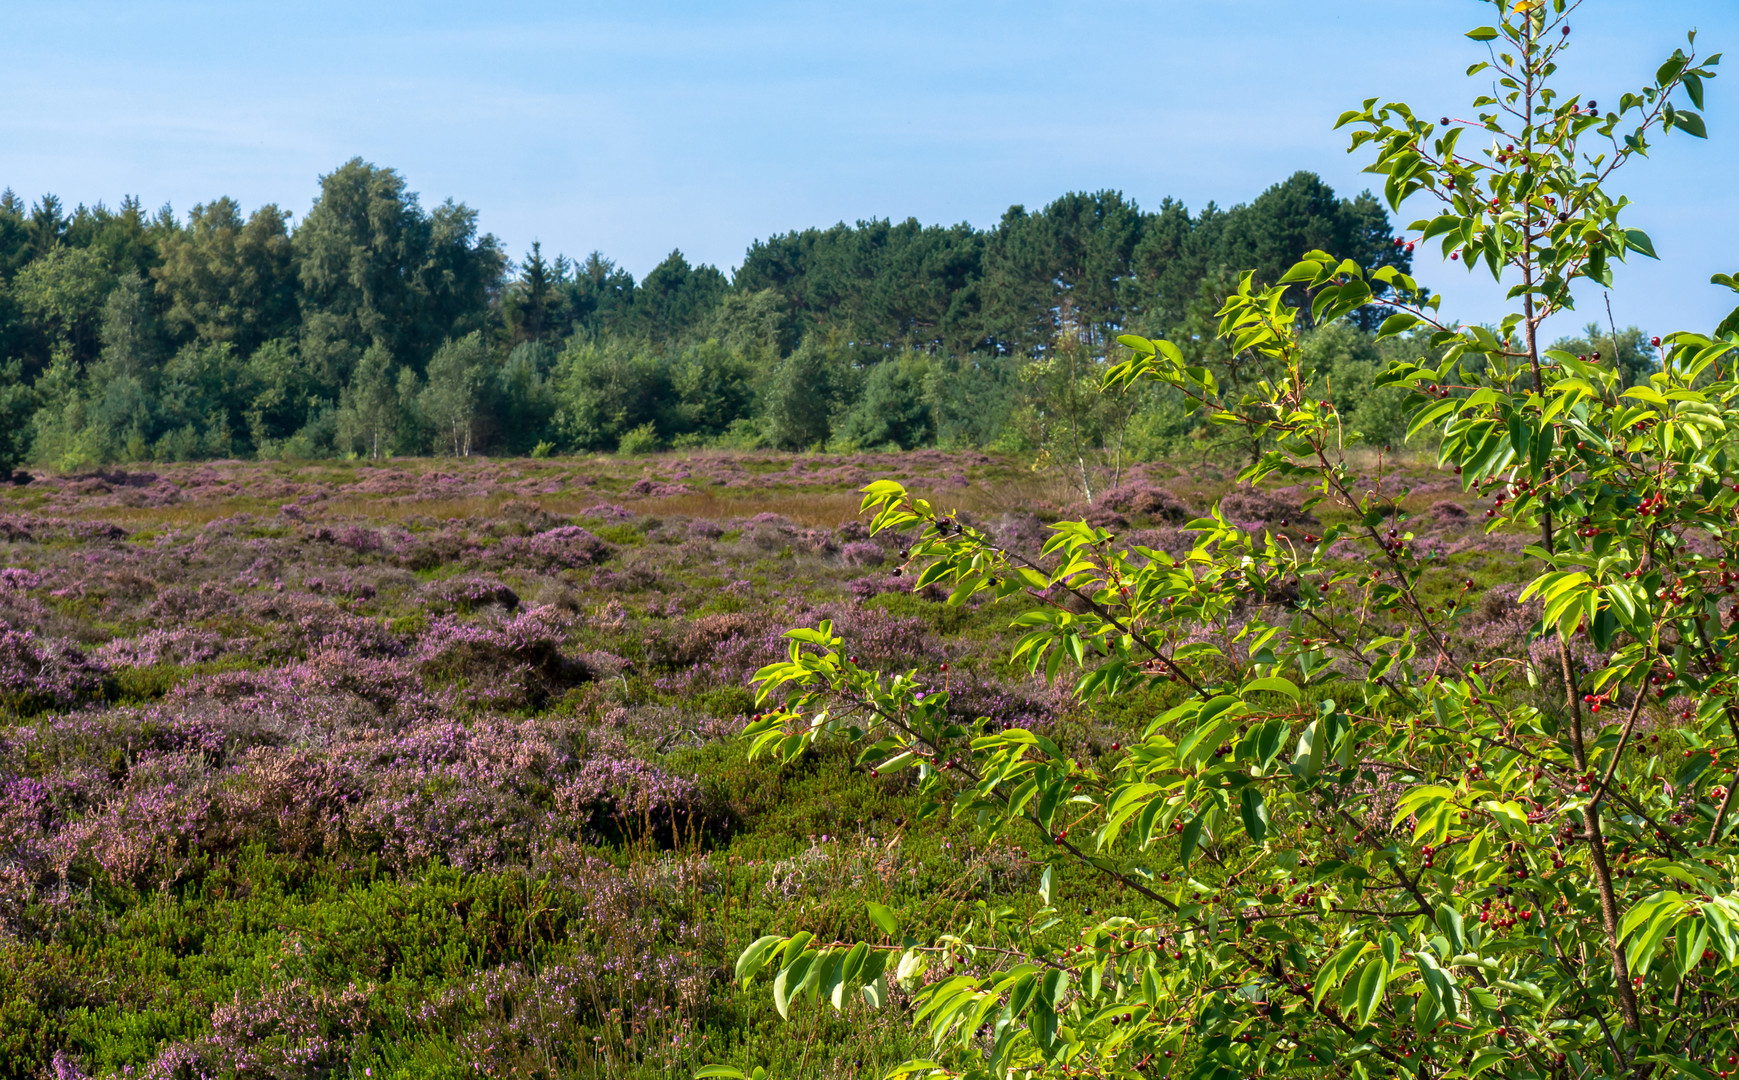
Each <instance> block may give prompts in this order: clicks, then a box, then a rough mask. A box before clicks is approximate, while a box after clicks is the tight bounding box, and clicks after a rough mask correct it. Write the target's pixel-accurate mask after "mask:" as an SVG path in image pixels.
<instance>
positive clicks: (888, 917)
mask: <svg viewBox="0 0 1739 1080" xmlns="http://www.w3.org/2000/svg"><path fill="white" fill-rule="evenodd" d="M864 906H865V907H867V908H869V917H870V921H871V922H873V923H875V924H876V926H877V927H879V928H880V929H881V932H882V933H884V934H886V935H888V936H889V937H891V938H897V937H899V936H900V920H899V919H897V918H895V917H894V909H893V908H890V907H888V906H887V905H886V904H878V903H876V902H875V901H874V900H870V901H868V902H866V903H865V905H864Z"/></svg>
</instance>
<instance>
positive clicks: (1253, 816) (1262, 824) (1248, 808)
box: [1238, 784, 1268, 844]
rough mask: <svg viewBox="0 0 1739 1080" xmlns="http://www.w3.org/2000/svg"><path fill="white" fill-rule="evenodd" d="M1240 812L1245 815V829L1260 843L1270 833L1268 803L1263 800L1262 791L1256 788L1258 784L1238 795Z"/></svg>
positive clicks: (1251, 837)
mask: <svg viewBox="0 0 1739 1080" xmlns="http://www.w3.org/2000/svg"><path fill="white" fill-rule="evenodd" d="M1238 800H1239V803H1240V804H1241V805H1240V807H1239V810H1240V812H1241V813H1242V814H1243V817H1244V829H1245V831H1246V832H1248V833H1249V834H1250V839H1252V840H1254V841H1256V842H1257V843H1258V844H1260V843H1261V842H1262V838H1263V837H1265V836H1267V835H1268V805H1267V804H1266V803H1264V802H1263V801H1262V793H1261V792H1260V791H1257V790H1256V785H1254V784H1251V785H1250V786H1248V787H1246V788H1245V789H1244V790H1243V791H1242V792H1241V793H1240V794H1239V796H1238Z"/></svg>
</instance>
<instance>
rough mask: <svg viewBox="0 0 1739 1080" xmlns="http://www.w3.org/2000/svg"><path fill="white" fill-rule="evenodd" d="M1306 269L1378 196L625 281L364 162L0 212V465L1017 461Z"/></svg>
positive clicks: (1372, 230) (1096, 421)
mask: <svg viewBox="0 0 1739 1080" xmlns="http://www.w3.org/2000/svg"><path fill="white" fill-rule="evenodd" d="M1314 248H1321V249H1324V250H1328V251H1332V252H1334V253H1336V254H1339V255H1343V256H1346V257H1349V258H1352V259H1354V260H1356V261H1358V262H1359V263H1360V264H1361V265H1363V266H1365V267H1366V268H1367V269H1373V268H1375V267H1377V266H1380V265H1394V266H1397V267H1400V268H1403V269H1406V268H1407V265H1408V256H1407V254H1406V253H1405V251H1404V250H1403V249H1402V248H1400V247H1398V246H1397V245H1396V244H1395V243H1394V237H1393V235H1392V233H1391V230H1390V224H1389V221H1388V218H1387V216H1386V215H1385V214H1384V212H1383V210H1382V208H1381V207H1380V206H1379V204H1378V203H1377V202H1376V200H1375V199H1373V198H1372V197H1371V196H1370V195H1369V194H1363V195H1360V196H1358V197H1357V198H1353V199H1344V198H1340V197H1338V196H1337V195H1336V194H1335V193H1334V191H1332V190H1331V189H1330V188H1329V187H1328V186H1327V185H1325V184H1323V183H1322V181H1321V180H1319V179H1318V178H1317V177H1315V176H1313V175H1311V174H1309V173H1299V174H1297V175H1295V176H1293V177H1291V178H1290V179H1288V180H1286V181H1284V182H1282V183H1280V184H1277V185H1275V186H1274V187H1272V188H1270V189H1269V190H1267V191H1266V192H1264V193H1263V194H1262V195H1261V196H1259V197H1258V198H1256V199H1255V200H1253V201H1252V202H1250V203H1249V204H1247V205H1240V206H1235V207H1232V208H1230V209H1220V208H1219V207H1217V206H1214V205H1212V204H1210V205H1208V206H1207V207H1206V208H1204V209H1202V210H1201V211H1200V212H1198V213H1195V214H1191V213H1189V212H1188V211H1187V210H1186V209H1185V208H1184V207H1183V206H1182V205H1181V204H1179V203H1177V202H1175V201H1173V200H1170V199H1167V200H1165V201H1163V202H1162V203H1161V204H1160V205H1159V208H1158V209H1157V210H1156V211H1144V210H1142V209H1141V208H1140V207H1138V206H1137V205H1136V204H1135V203H1134V202H1133V201H1131V200H1129V199H1126V198H1125V197H1123V196H1122V195H1120V194H1118V193H1116V192H1109V191H1102V192H1098V193H1093V194H1086V193H1072V194H1069V195H1065V196H1063V197H1062V198H1060V199H1058V200H1056V201H1055V202H1053V203H1051V204H1050V205H1048V206H1046V207H1044V208H1043V209H1041V210H1038V211H1033V212H1028V211H1026V210H1025V209H1023V208H1021V207H1018V206H1017V207H1013V208H1011V209H1010V210H1009V211H1008V212H1007V213H1006V214H1004V215H1003V217H1002V219H1001V220H1000V221H999V222H998V223H997V224H996V225H995V226H994V227H992V228H989V229H982V230H981V229H976V228H973V227H972V226H970V225H955V226H923V225H920V224H919V223H917V222H916V221H913V220H908V221H905V222H902V223H897V224H896V223H893V222H890V221H885V220H872V221H860V222H858V223H857V224H856V225H844V224H840V225H836V226H833V227H832V228H828V229H806V230H804V231H801V232H793V233H787V234H783V235H779V236H774V237H772V238H770V239H768V240H765V241H759V242H757V243H755V244H754V245H753V246H751V247H750V248H749V250H748V251H747V253H746V254H745V256H744V258H743V263H742V265H741V266H740V267H738V268H737V269H736V270H735V272H734V273H733V274H730V275H727V274H725V273H723V272H721V271H720V270H718V269H716V268H714V267H711V266H706V265H700V266H693V265H690V264H689V262H688V261H687V260H686V259H685V258H684V257H683V256H682V254H681V252H673V253H672V254H671V255H670V257H669V258H667V259H666V260H665V261H664V262H662V263H661V264H659V265H658V266H657V267H656V268H654V269H653V270H652V271H651V272H650V273H648V274H647V275H646V276H645V278H644V279H643V280H640V281H636V280H635V279H634V277H633V276H632V275H630V274H629V273H627V272H626V271H624V270H622V269H621V268H619V267H617V266H615V265H614V264H613V263H612V262H611V261H610V260H609V259H607V258H605V257H604V256H603V255H601V254H599V253H596V252H594V253H593V254H591V255H589V256H587V257H586V258H585V259H584V260H580V261H572V260H569V259H567V258H565V257H562V256H557V257H555V258H546V257H545V256H544V254H543V252H542V250H541V248H540V247H539V246H538V245H533V247H532V250H531V251H530V252H528V253H527V254H526V255H525V256H524V258H523V259H522V260H521V261H520V262H519V263H517V264H515V263H513V262H512V261H511V260H510V259H509V258H508V256H507V255H506V253H505V252H504V251H503V250H502V248H501V245H500V243H499V242H498V241H497V240H496V239H495V238H494V237H493V236H490V235H488V234H484V233H480V232H479V230H478V227H477V214H476V211H474V210H472V209H470V208H469V207H466V206H464V205H461V204H456V203H454V202H452V201H451V200H449V201H447V202H443V203H441V204H440V205H438V206H435V207H432V208H428V207H424V206H423V205H422V204H421V202H420V201H419V199H418V198H417V196H416V195H415V194H413V193H411V192H410V191H409V190H407V187H406V184H405V181H404V180H403V178H402V177H400V176H399V175H398V174H397V173H396V172H395V171H393V170H391V169H387V168H379V167H376V166H373V165H370V164H367V163H365V162H363V161H361V160H360V159H357V160H352V161H350V162H348V163H346V164H344V165H343V166H341V167H340V168H338V169H336V170H334V171H333V172H332V173H330V174H328V175H326V176H324V177H322V178H321V179H320V192H319V195H318V197H317V198H316V199H315V200H314V202H313V205H312V206H311V207H310V208H309V209H308V211H307V213H306V214H304V215H303V216H302V217H301V219H300V220H299V221H295V222H292V219H291V215H290V214H289V213H288V212H287V211H285V210H283V209H281V208H279V207H277V206H270V205H268V206H263V207H260V208H258V209H256V210H254V211H252V212H251V213H244V211H243V209H242V207H240V206H239V205H237V203H236V202H235V201H234V200H232V199H229V198H220V199H217V200H215V201H213V202H210V203H205V204H201V205H198V206H195V207H194V208H193V209H192V211H191V212H190V213H188V214H186V215H185V216H180V215H177V214H175V213H173V212H172V211H171V210H170V209H169V208H167V207H165V208H164V209H162V210H159V211H157V212H155V213H150V212H147V211H146V210H145V209H144V208H143V206H142V205H141V204H140V202H139V201H138V200H137V199H127V200H124V201H123V202H122V203H121V204H120V205H119V207H117V208H114V209H110V208H107V207H105V206H102V205H98V206H96V207H85V206H80V207H77V208H76V209H73V210H71V211H68V210H67V209H66V208H65V207H64V206H63V205H62V204H61V203H60V202H59V201H58V200H57V199H56V198H54V197H53V196H43V197H42V198H40V199H38V200H37V201H36V202H35V203H33V204H26V203H25V202H24V201H23V200H21V199H19V198H18V197H17V196H15V195H14V194H13V193H12V192H10V191H7V192H6V193H5V194H4V195H0V357H4V358H5V359H4V360H3V361H0V465H5V464H11V463H15V462H20V461H33V462H38V463H41V464H45V465H48V466H50V467H56V468H62V469H74V468H80V467H84V466H88V465H95V464H102V463H108V462H127V461H143V460H183V459H189V458H199V457H241V456H260V457H278V456H291V457H318V456H325V455H342V454H357V455H363V456H385V455H388V454H414V453H428V452H440V453H454V454H467V453H477V452H488V453H505V454H525V453H551V452H564V453H565V452H575V451H593V450H610V451H614V450H624V451H640V450H649V449H658V448H665V447H681V446H698V445H735V446H754V445H771V446H779V447H787V448H802V447H811V446H816V445H830V446H836V447H842V448H851V447H860V448H877V447H885V446H898V447H912V446H918V445H929V444H942V445H979V446H1008V447H1019V446H1027V447H1033V446H1040V445H1043V444H1044V443H1045V441H1046V440H1047V439H1048V438H1051V437H1052V434H1053V431H1052V429H1054V428H1055V426H1056V425H1057V424H1058V423H1060V422H1061V421H1062V419H1063V417H1062V416H1061V414H1060V413H1059V412H1058V411H1057V410H1056V409H1055V408H1054V407H1053V404H1052V403H1053V402H1054V400H1055V395H1056V394H1057V393H1058V389H1059V386H1058V380H1059V379H1062V380H1064V381H1065V382H1068V381H1069V380H1077V381H1078V380H1079V379H1081V378H1085V377H1086V376H1087V375H1088V374H1090V372H1091V368H1092V366H1093V365H1094V364H1096V363H1098V362H1100V361H1102V359H1103V357H1104V356H1105V355H1106V352H1107V350H1108V349H1109V348H1110V347H1111V345H1110V343H1111V342H1112V341H1114V339H1115V336H1116V335H1117V334H1118V333H1123V332H1130V331H1134V332H1139V333H1144V334H1147V335H1149V336H1159V335H1164V336H1168V337H1171V338H1173V339H1174V340H1177V341H1179V342H1180V343H1182V344H1184V345H1185V346H1186V347H1187V348H1189V349H1193V350H1197V351H1202V352H1206V351H1211V349H1212V344H1211V338H1212V332H1211V328H1212V318H1211V316H1212V312H1213V311H1214V309H1215V308H1216V307H1217V306H1218V304H1219V301H1220V298H1221V297H1223V296H1224V294H1225V293H1226V292H1227V291H1228V290H1229V289H1230V288H1231V287H1232V286H1233V284H1234V283H1235V281H1236V274H1237V273H1238V272H1239V271H1242V270H1244V269H1254V270H1255V271H1256V273H1257V276H1258V277H1259V278H1264V279H1267V280H1273V279H1274V278H1275V277H1277V276H1278V275H1279V273H1280V272H1281V271H1282V270H1284V269H1285V268H1286V267H1287V266H1289V265H1290V264H1291V263H1292V262H1293V261H1294V260H1295V259H1296V258H1297V257H1298V256H1299V255H1301V254H1302V253H1304V252H1306V251H1309V250H1311V249H1314ZM1355 336H1356V335H1355ZM1335 348H1337V349H1340V350H1341V351H1343V352H1344V351H1346V350H1347V349H1352V350H1354V351H1355V352H1358V353H1359V355H1360V356H1364V357H1365V358H1366V359H1367V360H1368V359H1369V358H1370V356H1369V355H1366V354H1367V353H1369V354H1370V355H1374V350H1372V349H1371V347H1370V346H1369V343H1368V341H1367V342H1363V343H1359V342H1348V341H1342V342H1341V343H1340V344H1339V345H1336V346H1335ZM1361 362H1362V361H1361ZM1069 385H1070V386H1072V385H1074V384H1073V383H1069ZM1338 392H1339V387H1338V386H1337V393H1338ZM1132 408H1134V409H1135V412H1133V413H1129V412H1125V413H1117V412H1116V410H1112V412H1111V413H1109V414H1104V415H1101V414H1100V413H1094V414H1093V416H1091V417H1087V421H1088V422H1087V427H1088V428H1090V429H1091V430H1085V429H1083V428H1082V426H1081V424H1080V423H1079V422H1078V421H1080V420H1081V418H1082V417H1086V415H1087V414H1086V413H1082V414H1081V415H1080V416H1071V417H1069V418H1068V419H1069V420H1070V422H1071V423H1075V425H1076V429H1075V431H1074V433H1073V436H1072V437H1074V438H1076V439H1077V440H1078V439H1080V438H1088V439H1091V440H1097V442H1098V443H1099V444H1103V443H1104V441H1105V440H1106V439H1108V438H1112V437H1113V428H1115V435H1114V437H1115V438H1117V439H1119V440H1125V439H1130V438H1133V439H1134V442H1133V443H1131V444H1130V445H1131V448H1132V450H1133V451H1139V452H1147V453H1161V452H1168V451H1169V450H1171V449H1175V447H1176V445H1177V444H1178V443H1179V442H1180V440H1187V439H1189V438H1191V437H1192V433H1195V426H1194V424H1195V422H1194V420H1193V419H1192V418H1191V417H1189V416H1188V415H1187V414H1186V413H1185V412H1184V411H1183V410H1182V409H1181V407H1178V404H1177V403H1169V404H1168V403H1167V402H1164V401H1161V400H1153V401H1143V402H1138V403H1134V404H1133V405H1132ZM1132 433H1133V434H1132Z"/></svg>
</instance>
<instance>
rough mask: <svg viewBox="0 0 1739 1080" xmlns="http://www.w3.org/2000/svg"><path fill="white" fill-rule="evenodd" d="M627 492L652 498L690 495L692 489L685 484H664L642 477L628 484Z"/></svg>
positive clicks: (692, 491)
mask: <svg viewBox="0 0 1739 1080" xmlns="http://www.w3.org/2000/svg"><path fill="white" fill-rule="evenodd" d="M628 493H629V494H631V495H643V496H646V497H647V498H652V499H664V498H670V497H672V496H676V495H691V494H693V493H694V489H693V488H691V487H689V486H688V485H687V484H666V483H660V482H659V481H657V480H653V479H652V478H651V477H642V478H640V479H639V480H636V481H634V483H632V484H630V485H629V487H628Z"/></svg>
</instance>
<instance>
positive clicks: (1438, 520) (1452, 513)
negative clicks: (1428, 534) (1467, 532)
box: [1429, 499, 1468, 525]
mask: <svg viewBox="0 0 1739 1080" xmlns="http://www.w3.org/2000/svg"><path fill="white" fill-rule="evenodd" d="M1429 513H1430V516H1431V521H1432V523H1433V524H1436V525H1460V524H1462V523H1464V522H1465V521H1467V517H1468V515H1467V508H1466V507H1465V506H1462V505H1461V504H1460V503H1458V502H1456V501H1455V500H1453V499H1442V500H1439V501H1438V502H1434V503H1432V504H1431V509H1430V511H1429Z"/></svg>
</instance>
